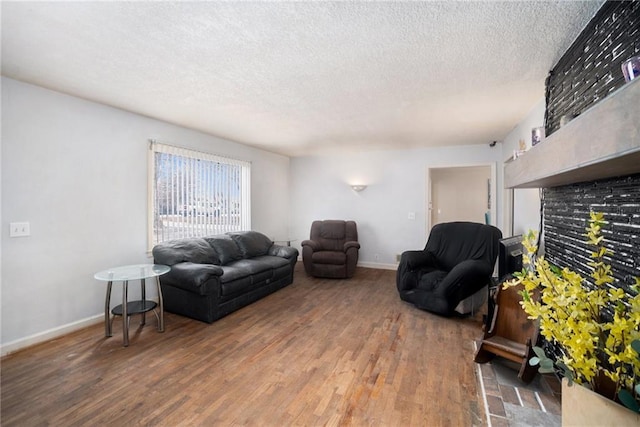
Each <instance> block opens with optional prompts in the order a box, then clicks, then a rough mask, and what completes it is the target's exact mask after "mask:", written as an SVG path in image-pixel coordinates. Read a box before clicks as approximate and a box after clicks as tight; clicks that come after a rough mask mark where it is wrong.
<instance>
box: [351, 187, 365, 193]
mask: <svg viewBox="0 0 640 427" xmlns="http://www.w3.org/2000/svg"><path fill="white" fill-rule="evenodd" d="M365 188H367V186H366V185H352V186H351V189H352V190H353V191H355V192H356V193H359V192H361V191H362V190H364V189H365Z"/></svg>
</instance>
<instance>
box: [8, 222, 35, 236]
mask: <svg viewBox="0 0 640 427" xmlns="http://www.w3.org/2000/svg"><path fill="white" fill-rule="evenodd" d="M30 235H31V229H30V227H29V223H28V222H12V223H10V224H9V237H26V236H30Z"/></svg>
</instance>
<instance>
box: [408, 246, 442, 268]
mask: <svg viewBox="0 0 640 427" xmlns="http://www.w3.org/2000/svg"><path fill="white" fill-rule="evenodd" d="M400 265H401V266H402V268H403V269H407V270H416V269H418V268H420V267H427V266H430V267H435V266H436V265H437V262H436V258H435V256H434V255H433V254H432V253H431V252H427V251H424V250H422V251H405V252H403V253H402V255H401V256H400Z"/></svg>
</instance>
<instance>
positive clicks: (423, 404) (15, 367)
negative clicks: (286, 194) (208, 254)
mask: <svg viewBox="0 0 640 427" xmlns="http://www.w3.org/2000/svg"><path fill="white" fill-rule="evenodd" d="M294 277H295V279H294V283H293V284H292V285H290V286H288V287H286V288H285V289H282V290H280V291H278V292H276V293H274V294H272V295H270V296H268V297H267V298H264V299H262V300H260V301H258V302H256V303H254V304H251V305H250V306H248V307H245V308H243V309H241V310H239V311H237V312H235V313H233V314H231V315H229V316H227V317H225V318H223V319H221V320H219V321H217V322H215V323H213V324H211V325H208V324H205V323H202V322H198V321H196V320H191V319H188V318H185V317H181V316H177V315H174V314H171V313H167V314H166V315H165V330H166V331H165V332H164V333H158V332H157V331H156V329H155V317H154V316H153V315H152V316H147V326H145V327H143V328H139V327H138V323H139V317H133V318H132V319H131V331H130V346H129V347H128V348H124V347H122V336H121V334H120V331H121V324H120V323H119V322H120V318H117V319H116V321H115V322H114V336H113V337H112V338H105V337H104V327H103V325H102V324H98V325H95V326H91V327H88V328H86V329H83V330H81V331H77V332H75V333H73V334H69V335H66V336H64V337H61V338H59V339H55V340H52V341H49V342H47V343H43V344H39V345H37V346H34V347H31V348H28V349H25V350H22V351H19V352H16V353H14V354H10V355H8V356H6V357H4V358H3V359H2V361H1V405H2V406H1V413H0V415H1V418H0V422H1V423H2V425H3V426H40V425H50V426H71V425H74V426H75V425H81V426H84V425H87V426H98V425H149V426H213V425H257V426H281V425H304V426H314V425H329V426H362V425H367V426H369V425H374V426H409V425H412V426H472V425H483V424H484V410H483V409H482V403H481V402H482V401H481V396H480V393H479V390H478V387H477V381H476V378H475V375H476V369H475V366H474V363H473V340H474V339H478V338H480V337H481V336H482V333H481V321H480V317H481V315H480V314H477V315H476V316H475V317H473V318H452V319H447V318H442V317H438V316H435V315H432V314H429V313H426V312H424V311H420V310H417V309H416V308H414V307H413V306H411V305H408V304H406V303H403V302H402V301H400V299H399V297H398V294H397V291H396V288H395V272H394V271H388V270H374V269H366V268H358V269H357V272H356V275H355V276H354V277H353V278H352V279H350V280H347V281H342V280H322V279H314V278H309V277H307V276H306V275H305V273H304V271H303V269H302V266H301V264H300V263H298V266H297V267H296V273H295V276H294Z"/></svg>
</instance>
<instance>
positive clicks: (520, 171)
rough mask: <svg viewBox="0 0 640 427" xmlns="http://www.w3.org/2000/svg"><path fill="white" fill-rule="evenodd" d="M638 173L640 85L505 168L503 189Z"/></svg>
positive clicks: (603, 103)
mask: <svg viewBox="0 0 640 427" xmlns="http://www.w3.org/2000/svg"><path fill="white" fill-rule="evenodd" d="M635 173H640V79H636V80H633V81H631V82H629V83H627V84H626V85H624V86H623V87H621V88H620V89H618V90H616V91H615V92H613V93H612V94H610V95H609V96H607V97H606V98H604V99H603V100H602V101H600V102H598V103H597V104H595V105H594V106H593V107H591V108H590V109H588V110H587V111H585V112H583V113H582V114H581V115H580V116H579V117H577V118H575V119H574V120H572V121H571V122H570V123H568V124H567V125H565V126H564V127H562V128H561V129H558V130H557V131H556V132H554V133H553V134H552V135H550V136H549V137H547V138H545V139H544V140H543V141H542V142H541V143H539V144H538V145H536V146H534V147H532V148H531V149H530V150H529V151H527V152H526V153H524V154H522V156H520V157H518V158H517V159H515V160H514V161H512V162H509V163H506V164H505V169H504V180H505V187H506V188H544V187H557V186H560V185H568V184H574V183H577V182H584V181H593V180H596V179H603V178H611V177H615V176H623V175H632V174H635Z"/></svg>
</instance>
